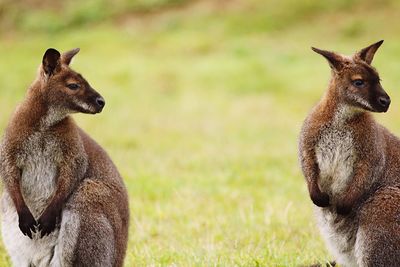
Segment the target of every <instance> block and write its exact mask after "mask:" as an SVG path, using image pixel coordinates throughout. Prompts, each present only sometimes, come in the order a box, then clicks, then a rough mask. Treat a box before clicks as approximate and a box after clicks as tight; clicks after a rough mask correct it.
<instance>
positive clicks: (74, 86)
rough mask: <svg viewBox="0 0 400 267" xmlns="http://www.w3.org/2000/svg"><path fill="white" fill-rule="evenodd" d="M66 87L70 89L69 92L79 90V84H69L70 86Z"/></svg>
mask: <svg viewBox="0 0 400 267" xmlns="http://www.w3.org/2000/svg"><path fill="white" fill-rule="evenodd" d="M67 87H68V88H69V89H71V90H76V89H78V88H79V84H76V83H70V84H67Z"/></svg>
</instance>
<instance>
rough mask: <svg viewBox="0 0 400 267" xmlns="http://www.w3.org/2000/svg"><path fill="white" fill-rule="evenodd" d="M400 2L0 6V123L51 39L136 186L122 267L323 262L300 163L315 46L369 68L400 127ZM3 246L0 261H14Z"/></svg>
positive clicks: (142, 0) (318, 87)
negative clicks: (357, 56)
mask: <svg viewBox="0 0 400 267" xmlns="http://www.w3.org/2000/svg"><path fill="white" fill-rule="evenodd" d="M399 11H400V3H399V2H398V1H394V0H384V1H374V0H366V1H361V0H350V1H345V0H339V1H333V0H327V1H317V0H306V1H294V0H281V1H278V0H267V1H263V0H219V1H217V0H215V1H210V0H198V1H193V0H192V1H191V0H135V1H129V0H116V1H111V0H89V1H77V0H66V1H62V2H61V1H60V2H57V1H49V0H41V1H38V0H26V1H12V0H2V1H1V2H0V33H1V35H0V51H1V56H0V114H1V115H0V130H3V129H4V127H5V125H6V123H7V121H8V118H9V116H10V114H11V112H12V111H13V109H14V107H15V105H16V104H17V103H18V102H20V101H21V99H22V98H23V96H24V94H25V91H26V89H27V87H28V85H29V84H30V82H31V81H32V80H33V79H34V77H35V71H36V68H37V66H38V65H39V64H40V62H41V58H42V55H43V53H44V51H45V50H46V49H47V48H48V47H55V48H57V49H59V50H61V51H65V50H67V49H71V48H74V47H80V48H81V52H80V54H79V55H78V56H77V57H76V59H75V61H74V63H73V68H74V69H76V70H77V71H79V72H81V73H82V74H83V75H84V76H85V77H86V78H87V79H88V81H89V82H90V83H91V84H92V86H93V87H94V88H96V89H97V90H98V91H99V92H100V93H101V94H102V95H103V96H104V97H105V99H106V103H107V104H106V108H105V109H104V111H103V112H102V113H101V114H100V115H96V116H88V115H76V116H74V117H75V118H76V120H77V121H78V123H79V124H80V126H81V127H82V128H84V129H85V130H86V131H87V132H89V133H90V134H91V135H92V136H93V137H94V138H95V139H96V140H97V141H98V142H99V143H100V144H101V145H102V146H103V147H105V148H106V149H107V151H108V152H109V153H110V155H111V156H112V158H113V160H114V161H115V163H116V165H117V166H118V167H119V169H120V171H121V173H122V175H123V177H124V179H125V182H126V184H127V187H128V190H129V194H130V206H131V227H130V236H129V248H128V252H127V258H126V264H125V265H126V266H298V265H307V264H312V263H317V262H321V263H323V262H326V261H327V260H331V259H332V258H331V256H329V254H328V252H327V251H326V249H325V246H324V244H323V242H322V241H321V238H320V236H319V232H318V230H317V228H316V226H315V223H314V218H313V214H312V204H311V201H310V200H309V197H308V194H307V190H306V187H305V182H304V181H303V177H302V175H301V172H300V169H299V166H298V163H297V136H298V132H299V129H300V126H301V123H302V121H303V119H304V118H305V116H306V115H307V113H308V111H309V110H310V109H311V107H312V106H313V105H314V104H315V103H316V102H317V101H318V99H319V98H320V96H321V95H322V94H323V92H324V90H325V87H326V85H327V83H328V79H329V75H330V74H329V67H328V65H327V64H326V62H325V60H324V59H323V58H322V57H320V56H318V55H316V54H314V53H313V52H312V51H311V50H310V46H311V45H313V46H316V47H320V48H324V49H330V50H336V51H340V52H343V53H345V54H351V53H353V52H354V51H355V50H357V49H360V48H362V47H365V46H367V45H369V44H371V43H373V42H375V41H378V40H380V39H385V43H384V45H383V46H382V48H381V49H380V51H378V53H377V55H376V57H375V60H374V65H375V66H376V67H377V69H378V70H379V71H380V74H381V78H382V80H383V82H382V83H383V86H384V88H385V89H386V91H387V92H388V94H389V95H390V96H391V98H392V105H391V107H390V109H389V112H388V113H386V114H379V115H376V118H377V119H378V120H379V121H380V122H381V123H383V124H384V125H385V126H386V127H388V128H389V129H390V130H392V131H393V132H395V133H396V134H398V135H399V134H400V118H399V114H400V91H399V90H398V89H397V86H396V85H398V84H400V75H399V74H398V73H399V71H400V65H399V63H398V62H399V59H400V36H399V34H398V33H399V32H400V31H399V30H400V23H399V19H398V13H399ZM9 265H10V263H9V260H8V257H7V255H6V252H5V251H4V249H3V248H2V247H0V266H9Z"/></svg>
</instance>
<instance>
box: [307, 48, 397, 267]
mask: <svg viewBox="0 0 400 267" xmlns="http://www.w3.org/2000/svg"><path fill="white" fill-rule="evenodd" d="M382 43H383V41H379V42H377V43H375V44H372V45H370V46H368V47H366V48H364V49H362V50H360V51H359V52H357V53H355V54H354V55H353V56H351V57H349V56H343V55H340V54H337V53H334V52H330V51H325V50H320V49H317V48H312V49H313V50H314V51H315V52H316V53H318V54H320V55H322V56H324V57H325V58H326V59H327V60H328V62H329V65H330V67H331V69H332V78H331V81H330V83H329V87H328V90H327V91H326V93H325V95H324V96H323V97H322V99H321V100H320V102H319V103H318V104H317V106H316V107H314V109H313V110H312V111H311V113H310V114H309V115H308V117H307V118H306V120H305V122H304V124H303V127H302V130H301V134H300V142H299V158H300V164H301V167H302V170H303V174H304V176H305V179H306V181H307V185H308V190H309V194H310V197H311V200H312V201H313V203H314V204H315V205H316V206H317V207H316V211H315V212H316V216H317V220H318V224H319V228H320V230H321V233H322V235H323V237H324V238H325V241H326V243H327V246H328V248H329V250H330V251H331V253H332V254H333V255H334V256H335V257H336V261H337V262H338V263H339V264H341V265H343V266H400V187H398V186H397V183H400V140H399V139H397V138H396V137H395V136H394V135H392V134H391V133H390V132H389V131H388V130H387V129H385V128H384V127H383V126H381V125H379V124H378V123H376V122H375V121H374V119H373V118H372V116H371V113H370V112H386V111H387V110H388V108H389V105H390V98H389V96H388V95H387V94H386V92H385V91H384V90H383V88H382V86H381V84H380V78H379V75H378V73H377V71H376V70H375V69H374V68H373V67H372V66H371V62H372V60H373V57H374V55H375V52H376V51H377V49H378V48H379V47H380V45H381V44H382Z"/></svg>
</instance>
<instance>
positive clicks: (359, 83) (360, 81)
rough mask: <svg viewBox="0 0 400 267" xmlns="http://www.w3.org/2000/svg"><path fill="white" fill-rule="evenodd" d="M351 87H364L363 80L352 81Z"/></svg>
mask: <svg viewBox="0 0 400 267" xmlns="http://www.w3.org/2000/svg"><path fill="white" fill-rule="evenodd" d="M353 85H354V86H355V87H361V86H363V85H364V81H363V80H360V79H358V80H354V81H353Z"/></svg>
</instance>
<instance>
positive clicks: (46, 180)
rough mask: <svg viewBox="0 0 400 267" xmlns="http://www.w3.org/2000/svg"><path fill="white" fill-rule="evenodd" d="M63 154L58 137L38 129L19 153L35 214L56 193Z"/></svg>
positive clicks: (26, 193) (29, 203) (23, 181)
mask: <svg viewBox="0 0 400 267" xmlns="http://www.w3.org/2000/svg"><path fill="white" fill-rule="evenodd" d="M61 158H62V153H61V149H60V144H59V142H57V139H56V138H55V137H52V136H44V135H43V134H41V133H34V134H32V135H31V136H30V137H29V138H27V140H26V141H25V142H24V144H23V149H22V153H21V155H20V157H19V161H20V162H19V165H20V166H19V167H20V168H21V171H22V173H21V190H22V194H23V196H24V199H25V202H26V204H27V206H28V207H29V209H30V210H31V212H32V214H33V216H34V217H35V218H38V217H39V216H40V215H41V213H42V212H43V210H44V209H45V208H46V207H47V205H48V204H49V201H50V199H51V197H52V196H53V193H54V191H55V188H56V182H57V173H58V167H57V166H58V163H59V162H60V161H61Z"/></svg>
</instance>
